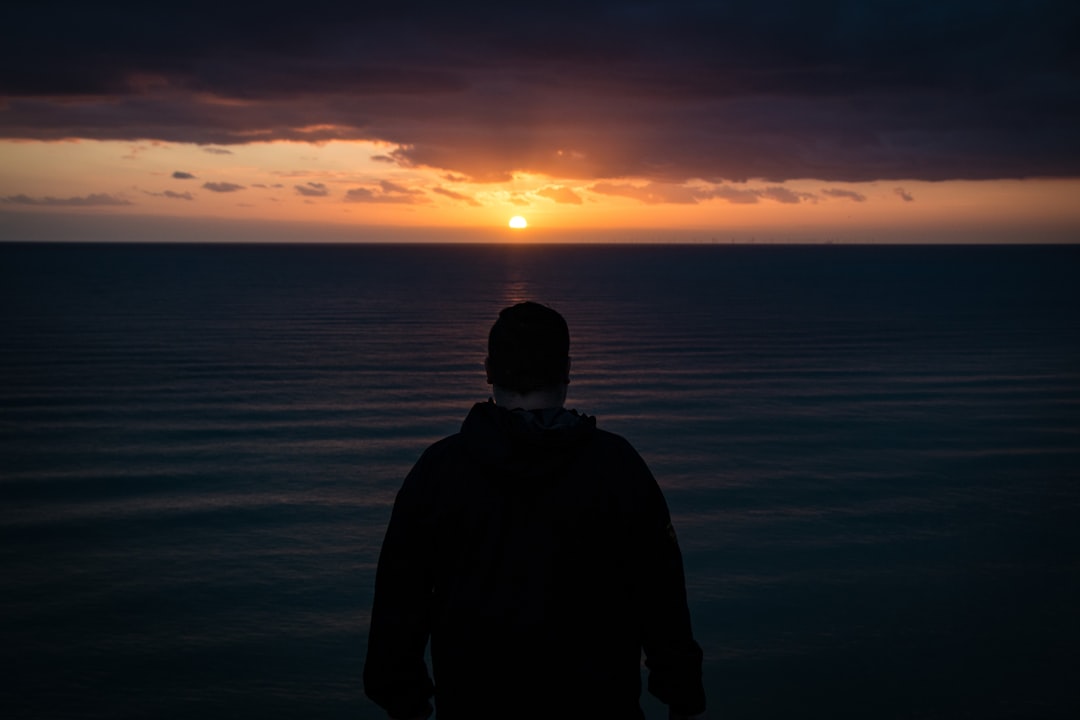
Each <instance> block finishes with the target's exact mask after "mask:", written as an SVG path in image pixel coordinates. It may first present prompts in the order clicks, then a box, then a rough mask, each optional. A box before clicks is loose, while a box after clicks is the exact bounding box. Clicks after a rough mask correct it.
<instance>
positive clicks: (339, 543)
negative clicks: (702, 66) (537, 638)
mask: <svg viewBox="0 0 1080 720" xmlns="http://www.w3.org/2000/svg"><path fill="white" fill-rule="evenodd" d="M1078 271H1080V246H932V245H912V246H901V245H892V246H848V245H830V246H794V245H787V246H779V245H775V246H774V245H757V246H747V245H700V246H697V245H694V246H689V245H679V246H662V245H614V246H607V245H554V246H538V245H525V244H515V245H501V246H499V245H452V246H440V245H435V244H420V245H374V244H373V245H363V244H356V245H313V246H307V245H300V244H294V245H239V244H236V245H231V244H218V245H212V244H161V245H158V244H152V243H146V244H63V245H60V244H19V243H6V244H0V298H2V300H3V303H2V314H0V330H2V335H0V337H2V341H0V582H2V591H0V667H2V679H3V682H2V683H0V685H2V689H0V716H3V717H4V718H7V719H9V720H21V719H24V718H185V719H187V718H200V719H202V720H217V719H219V718H220V719H224V718H236V717H259V718H352V719H355V718H361V719H366V718H381V717H384V716H383V714H382V712H381V711H380V710H378V708H376V707H375V706H374V705H372V704H371V703H370V702H368V701H367V700H366V699H365V698H364V696H363V691H362V683H361V671H362V666H363V658H364V652H365V638H366V630H367V622H368V610H369V607H370V602H371V595H372V581H373V576H374V566H375V562H376V560H377V555H378V549H379V545H380V542H381V539H382V534H383V531H384V529H385V525H386V522H387V520H388V518H389V512H390V508H391V504H392V502H393V498H394V493H395V492H396V490H397V487H398V486H399V484H400V482H401V480H402V479H403V477H404V475H405V473H406V472H407V471H408V470H409V468H410V466H411V464H412V463H413V462H414V461H415V459H416V458H417V457H418V456H419V454H420V452H421V451H422V450H423V449H424V448H425V447H426V446H427V444H429V443H431V442H432V441H434V440H436V439H438V438H440V437H442V436H444V435H447V434H450V433H453V432H455V431H456V430H457V428H458V426H459V425H460V422H461V420H462V419H463V418H464V416H465V413H466V412H467V410H468V408H469V407H470V406H471V404H472V403H473V402H476V401H482V400H484V399H486V398H487V397H488V391H489V389H488V386H487V385H485V383H484V375H483V369H482V362H483V357H484V351H485V340H486V333H487V330H488V328H489V327H490V325H491V323H492V322H493V321H494V319H495V317H496V315H497V314H498V311H499V310H500V309H501V308H502V307H504V306H506V305H509V304H512V303H514V302H517V301H520V300H524V299H533V300H537V301H540V302H544V303H547V304H550V305H552V306H553V307H555V308H556V309H558V310H559V311H560V312H562V313H563V314H564V316H565V317H566V318H567V320H568V322H569V325H570V329H571V338H572V346H571V355H572V362H573V374H572V382H571V385H570V393H569V398H568V406H570V407H573V408H576V409H578V410H580V411H582V412H586V413H588V414H591V415H595V416H596V417H597V418H598V422H599V424H600V426H601V427H604V428H606V429H608V430H612V431H614V432H617V433H619V434H621V435H623V436H625V437H626V438H627V439H629V440H630V441H631V442H632V443H633V444H634V445H635V446H636V447H637V448H638V450H639V451H640V453H641V454H642V456H643V457H644V458H645V460H646V461H647V462H648V463H649V465H650V467H651V468H652V470H653V473H654V474H655V475H656V477H657V479H658V481H659V482H660V485H661V487H662V488H663V489H664V492H665V495H666V497H667V500H668V504H669V506H670V508H671V511H672V515H673V518H674V523H675V527H676V529H677V532H678V535H679V541H680V544H681V546H682V549H683V554H684V560H685V564H686V571H687V577H688V580H687V582H688V593H689V601H690V606H691V613H692V617H693V622H694V628H695V632H696V635H697V637H698V640H699V642H700V644H701V645H702V646H703V648H704V650H705V660H706V665H705V681H706V688H707V691H708V695H709V705H710V710H709V714H710V717H712V718H714V720H715V719H718V718H730V719H731V720H737V719H741V718H755V719H772V718H776V719H780V718H783V719H784V720H788V719H789V718H792V717H799V718H811V719H817V718H821V719H823V720H824V719H828V720H833V719H836V718H861V719H866V720H876V719H877V718H912V719H914V718H978V719H980V720H988V719H1004V718H1032V719H1037V720H1038V719H1042V718H1047V719H1051V718H1053V719H1057V718H1073V717H1076V716H1078V714H1080V650H1078V648H1080V612H1078V610H1080V281H1078V280H1077V277H1078V275H1080V272H1078ZM556 673H557V668H553V669H552V679H553V678H554V677H555V674H556ZM541 682H547V679H542V680H541ZM523 702H528V699H527V698H523ZM643 706H644V707H645V708H646V712H647V714H648V717H649V718H650V720H661V719H662V718H666V712H665V711H664V708H663V707H662V706H660V705H659V704H658V703H657V702H656V701H655V700H653V699H651V698H650V697H649V696H647V695H646V696H645V697H644V698H643Z"/></svg>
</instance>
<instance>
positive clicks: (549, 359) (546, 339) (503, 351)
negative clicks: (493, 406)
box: [484, 302, 570, 405]
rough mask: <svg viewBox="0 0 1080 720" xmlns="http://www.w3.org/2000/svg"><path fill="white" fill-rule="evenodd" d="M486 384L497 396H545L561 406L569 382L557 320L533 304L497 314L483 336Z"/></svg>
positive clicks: (563, 329) (564, 338)
mask: <svg viewBox="0 0 1080 720" xmlns="http://www.w3.org/2000/svg"><path fill="white" fill-rule="evenodd" d="M484 368H485V370H486V371H487V381H488V383H489V384H491V385H493V386H494V388H495V391H496V402H499V394H500V393H502V394H504V395H507V394H513V395H515V396H519V397H520V396H530V395H537V394H539V395H546V396H550V397H557V398H558V403H557V404H560V405H561V404H562V402H563V399H564V398H565V396H566V385H567V384H568V383H569V382H570V331H569V329H568V328H567V326H566V321H565V320H564V319H563V317H562V315H560V314H559V313H557V312H556V311H555V310H552V309H551V308H549V307H547V306H546V305H541V304H540V303H535V302H523V303H518V304H517V305H513V306H511V307H508V308H506V309H504V310H503V311H502V312H500V313H499V319H498V320H496V321H495V324H494V325H492V326H491V332H490V333H489V334H488V355H487V359H486V360H485V361H484Z"/></svg>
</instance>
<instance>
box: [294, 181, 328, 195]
mask: <svg viewBox="0 0 1080 720" xmlns="http://www.w3.org/2000/svg"><path fill="white" fill-rule="evenodd" d="M293 187H294V188H296V192H297V193H298V194H300V195H303V196H304V197H326V196H327V195H329V194H330V189H329V188H327V187H326V185H324V184H323V183H317V182H309V183H308V184H307V185H293Z"/></svg>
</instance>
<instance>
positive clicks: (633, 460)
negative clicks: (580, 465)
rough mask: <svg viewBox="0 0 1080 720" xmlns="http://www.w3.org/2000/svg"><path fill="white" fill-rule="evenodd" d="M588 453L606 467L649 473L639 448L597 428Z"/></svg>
mask: <svg viewBox="0 0 1080 720" xmlns="http://www.w3.org/2000/svg"><path fill="white" fill-rule="evenodd" d="M588 448H589V449H588V452H589V454H590V455H592V456H593V457H594V458H595V459H596V460H598V461H600V462H602V463H603V464H605V465H606V466H609V467H612V466H617V467H621V468H624V469H634V470H641V471H644V472H646V473H648V467H647V466H646V464H645V460H644V459H643V458H642V457H641V454H640V453H639V452H638V451H637V448H636V447H634V445H633V444H632V443H631V442H630V441H629V440H627V439H626V438H625V437H623V436H622V435H619V434H618V433H614V432H611V431H609V430H603V429H601V428H597V429H596V430H594V431H593V433H592V437H591V439H590V442H589V443H588Z"/></svg>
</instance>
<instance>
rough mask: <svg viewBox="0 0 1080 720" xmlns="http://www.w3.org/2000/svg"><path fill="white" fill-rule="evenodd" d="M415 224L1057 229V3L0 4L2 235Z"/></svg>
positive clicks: (1065, 230)
mask: <svg viewBox="0 0 1080 720" xmlns="http://www.w3.org/2000/svg"><path fill="white" fill-rule="evenodd" d="M514 215H520V216H522V217H525V218H526V219H527V221H528V225H529V227H528V228H527V229H526V230H517V231H513V230H510V229H509V228H508V227H507V223H508V221H509V219H510V218H511V217H512V216H514ZM433 229H438V230H442V231H446V232H448V233H450V235H453V233H454V232H456V233H457V235H453V236H454V237H459V238H460V237H476V238H481V237H482V238H485V239H491V238H522V237H530V238H537V239H544V238H549V239H558V238H563V239H588V238H616V239H617V238H631V237H634V238H638V237H640V238H651V239H686V240H690V241H718V242H727V241H751V240H756V241H780V242H783V241H830V242H831V241H834V240H839V241H852V242H904V241H916V242H980V241H981V242H1046V241H1053V242H1062V241H1064V242H1076V241H1080V4H1077V3H1075V2H1061V1H1056V0H1029V1H1027V2H1024V3H1020V2H991V1H988V0H981V1H978V2H975V1H968V0H963V1H958V0H937V1H934V2H924V1H923V0H905V1H904V2H892V1H884V2H867V1H866V0H862V1H859V2H828V1H825V2H815V3H808V2H794V1H792V0H773V1H772V2H768V3H748V2H745V1H744V2H720V1H716V0H714V1H712V2H685V3H684V2H676V1H674V0H668V1H667V2H632V1H630V0H621V1H618V2H598V1H594V0H578V1H576V2H572V3H570V2H561V0H551V1H549V2H545V3H530V4H524V3H506V4H502V5H493V4H491V3H468V2H461V3H446V2H438V3H435V2H410V3H347V4H313V5H301V4H297V3H283V2H282V3H276V2H262V3H259V4H257V5H254V4H248V3H229V2H220V1H219V2H215V3H204V2H201V1H199V0H195V1H194V2H188V3H183V4H170V5H163V4H150V3H145V2H139V3H124V2H112V3H108V4H107V6H106V7H101V6H97V5H95V4H92V3H85V2H79V3H64V2H49V1H48V0H44V1H42V2H37V3H33V4H31V3H23V4H21V5H19V6H16V7H13V8H9V9H6V10H5V29H4V30H3V42H0V240H20V239H29V240H39V239H40V240H49V239H109V238H116V239H149V238H151V237H153V238H167V239H184V238H185V237H190V236H193V235H197V236H198V237H200V238H205V237H215V238H217V237H220V238H222V239H229V238H247V239H258V238H273V239H290V238H295V239H305V238H318V239H332V240H362V239H372V238H391V237H398V238H404V237H408V238H425V237H434V236H433V235H431V231H432V230H433ZM450 235H447V237H449V236H450Z"/></svg>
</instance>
